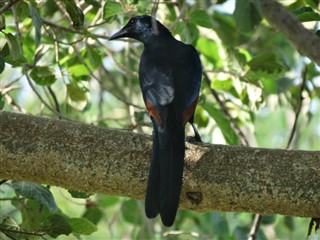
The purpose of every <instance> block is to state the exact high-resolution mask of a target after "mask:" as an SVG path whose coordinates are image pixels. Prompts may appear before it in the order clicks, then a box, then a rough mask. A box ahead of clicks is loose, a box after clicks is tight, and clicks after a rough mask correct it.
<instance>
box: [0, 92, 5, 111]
mask: <svg viewBox="0 0 320 240" xmlns="http://www.w3.org/2000/svg"><path fill="white" fill-rule="evenodd" d="M3 98H4V95H2V93H0V110H2V109H3V108H4V104H5V101H4V99H3Z"/></svg>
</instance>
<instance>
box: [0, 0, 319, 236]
mask: <svg viewBox="0 0 320 240" xmlns="http://www.w3.org/2000/svg"><path fill="white" fill-rule="evenodd" d="M233 4H234V2H232V1H224V0H222V1H221V0H220V1H217V3H216V5H214V4H212V2H211V1H183V0H179V1H160V2H158V1H148V0H122V1H115V0H104V1H96V0H82V1H75V0H60V1H52V0H46V1H45V0H40V1H36V0H29V1H27V0H21V1H17V2H16V3H15V4H13V6H12V7H11V8H9V9H7V10H6V11H4V13H3V15H0V30H1V32H0V90H1V93H0V109H3V110H6V111H20V112H24V113H29V114H33V115H43V116H50V117H59V118H66V119H72V120H77V121H82V122H86V123H90V124H96V125H101V126H106V127H117V128H122V129H127V130H132V131H133V130H134V131H136V132H147V133H151V128H150V120H149V119H148V116H147V113H146V111H145V110H144V107H143V101H142V99H141V96H140V90H139V82H138V76H137V69H138V62H139V56H140V54H141V50H142V46H141V44H136V43H134V42H131V41H130V43H129V44H128V43H127V42H120V41H118V42H110V43H109V42H107V40H108V36H109V35H110V34H111V33H113V32H115V31H116V30H117V29H119V28H120V27H121V26H123V24H124V23H125V22H127V21H128V19H129V17H131V16H134V15H141V14H155V15H156V16H157V18H158V19H159V20H160V21H161V22H162V23H163V24H164V25H166V26H168V27H169V28H170V31H171V32H172V33H173V34H174V35H175V36H176V37H177V38H179V39H181V40H182V41H184V42H186V43H190V44H193V45H195V46H196V48H197V49H198V51H199V52H200V55H201V60H202V64H203V70H204V72H205V77H204V78H203V84H202V89H201V97H200V101H199V107H198V108H197V111H196V115H195V122H196V124H197V125H198V127H199V128H200V132H201V134H202V136H203V139H204V140H205V141H207V142H212V143H223V144H230V145H239V144H250V145H252V146H260V147H270V148H285V147H286V146H287V145H288V146H289V147H291V148H296V149H307V150H316V149H317V148H318V147H319V132H317V131H314V129H319V128H320V126H319V122H317V121H316V119H317V118H318V119H319V118H320V112H319V109H320V107H319V105H320V102H319V99H318V98H319V96H320V83H319V81H320V80H319V73H320V70H319V66H316V65H315V64H314V63H313V62H310V61H309V60H308V59H306V58H304V57H301V56H299V54H298V53H297V52H296V51H295V49H293V47H292V46H291V45H290V43H289V42H288V41H287V40H286V39H284V38H283V36H282V34H281V33H279V32H276V31H274V30H273V29H271V28H270V27H269V26H268V24H267V23H266V22H265V21H263V17H262V15H261V11H260V8H259V1H258V0H254V1H236V3H235V10H234V12H233V13H231V12H230V11H229V12H228V11H225V10H226V9H228V8H230V7H231V8H232V6H233ZM318 6H319V0H297V1H294V2H292V4H290V5H287V6H286V8H287V9H288V11H291V12H292V13H293V14H294V15H296V16H297V17H298V19H299V20H300V21H301V22H308V23H309V25H308V26H309V27H310V26H311V31H315V32H316V31H318V33H319V30H317V27H318V28H319V24H318V25H315V24H314V23H315V21H319V20H320V15H319V9H318ZM223 9H224V11H223ZM1 10H2V7H0V11H1ZM300 99H303V100H300ZM300 107H301V108H300ZM298 109H300V110H299V112H301V114H300V118H299V119H297V116H298V115H297V114H295V113H296V112H298ZM296 120H299V121H298V125H297V128H296V129H293V130H292V126H293V122H294V121H296ZM291 133H295V138H294V139H293V141H292V142H290V144H288V141H289V140H288V139H289V136H290V134H291ZM0 187H1V191H2V199H0V201H1V202H0V203H1V205H2V207H1V221H0V230H1V231H2V235H0V236H4V235H6V236H7V237H9V238H11V239H16V238H18V239H26V238H28V239H29V238H30V239H36V238H40V237H42V236H45V235H46V238H47V236H50V237H52V238H58V239H65V237H66V236H65V235H70V234H73V236H74V238H72V239H76V238H80V236H81V238H82V239H104V238H106V236H108V237H109V238H114V239H119V238H125V237H126V238H133V239H162V237H164V236H166V238H167V239H185V238H188V239H194V238H197V237H198V238H201V239H245V238H246V237H247V235H248V232H249V230H250V226H251V224H252V217H251V215H250V214H245V213H205V214H198V213H195V212H191V211H185V210H180V211H179V213H178V215H177V219H176V223H175V225H174V228H173V229H174V230H179V231H180V232H178V234H177V232H174V231H171V230H168V229H164V228H163V227H162V226H161V225H160V223H159V222H158V220H156V221H150V220H147V219H146V218H145V217H144V212H143V203H141V202H139V201H135V200H132V199H124V198H118V197H113V196H104V195H100V194H95V195H92V196H90V194H86V193H78V192H75V191H70V194H72V196H71V195H69V193H68V192H66V191H64V190H63V189H57V188H49V187H45V186H40V185H36V184H33V183H26V182H19V181H11V182H7V183H5V184H2V185H1V186H0ZM83 199H85V200H83ZM307 227H308V220H302V219H298V218H292V217H283V216H266V217H263V221H262V227H261V228H260V230H259V232H258V238H257V239H275V238H278V239H280V238H281V239H303V238H305V233H306V232H307ZM4 229H5V230H4ZM270 229H272V231H271V230H270ZM83 235H89V236H87V237H86V238H85V237H84V236H83ZM30 236H32V238H31V237H30ZM314 236H315V235H314ZM317 236H318V238H317V239H319V233H318V235H317ZM70 239H71V238H70Z"/></svg>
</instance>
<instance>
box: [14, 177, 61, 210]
mask: <svg viewBox="0 0 320 240" xmlns="http://www.w3.org/2000/svg"><path fill="white" fill-rule="evenodd" d="M11 186H12V188H13V189H14V190H15V191H16V192H17V193H18V194H20V195H21V196H24V197H26V198H30V199H33V200H35V201H37V202H39V203H40V204H43V205H45V206H47V207H48V208H49V209H50V211H51V212H55V211H57V210H58V208H57V205H56V203H55V201H54V198H53V195H52V193H51V192H50V191H49V189H48V188H46V187H44V186H42V185H38V184H34V183H30V182H20V181H12V183H11Z"/></svg>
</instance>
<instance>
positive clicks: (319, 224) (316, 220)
mask: <svg viewBox="0 0 320 240" xmlns="http://www.w3.org/2000/svg"><path fill="white" fill-rule="evenodd" d="M314 225H315V227H314V231H315V232H317V230H319V228H320V218H311V221H310V224H309V228H308V236H310V235H311V233H312V229H313V226H314Z"/></svg>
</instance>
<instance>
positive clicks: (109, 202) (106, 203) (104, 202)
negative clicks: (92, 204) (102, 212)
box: [98, 194, 120, 208]
mask: <svg viewBox="0 0 320 240" xmlns="http://www.w3.org/2000/svg"><path fill="white" fill-rule="evenodd" d="M98 199H99V206H101V207H103V208H107V207H110V206H113V205H115V204H117V203H118V202H119V201H120V199H119V197H116V196H111V195H105V194H99V198H98Z"/></svg>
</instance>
